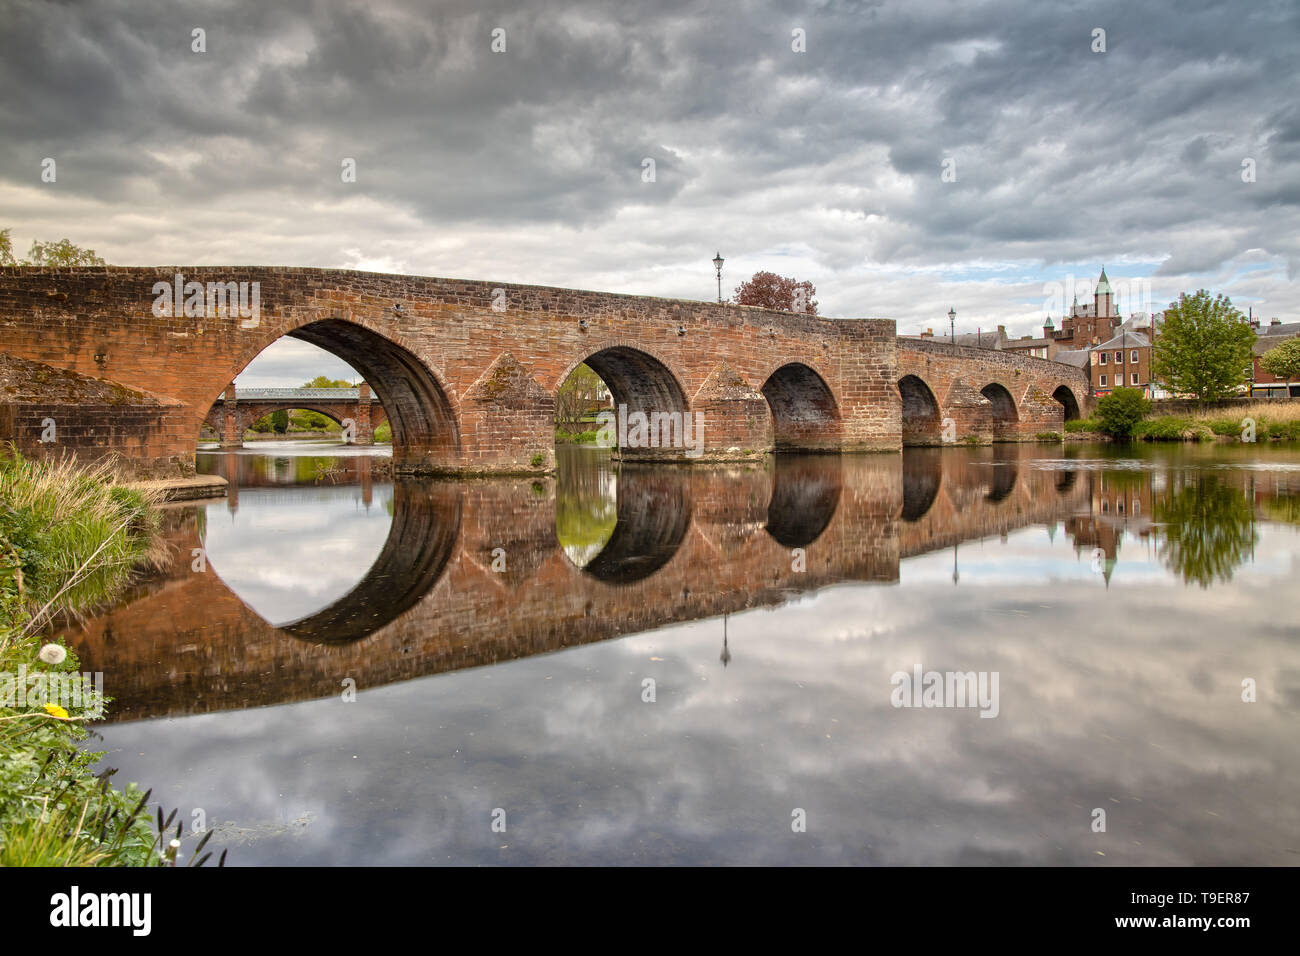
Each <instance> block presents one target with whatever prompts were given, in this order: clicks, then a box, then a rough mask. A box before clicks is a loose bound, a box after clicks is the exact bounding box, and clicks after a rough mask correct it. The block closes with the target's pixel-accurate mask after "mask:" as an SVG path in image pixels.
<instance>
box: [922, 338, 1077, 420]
mask: <svg viewBox="0 0 1300 956" xmlns="http://www.w3.org/2000/svg"><path fill="white" fill-rule="evenodd" d="M908 376H913V377H914V378H916V379H920V380H921V382H923V383H924V384H925V386H926V387H927V388H928V390H929V393H930V396H932V397H933V401H934V403H935V406H937V408H931V409H930V410H929V411H928V412H927V411H926V404H927V402H928V399H926V398H925V397H924V395H923V393H922V392H921V391H920V390H917V389H914V390H912V391H911V392H910V393H909V390H908V385H907V384H906V383H904V380H905V379H906V378H907V377H908ZM898 379H899V381H900V383H903V384H900V390H901V391H902V393H903V395H902V399H903V403H904V406H905V408H904V414H903V422H902V434H903V444H905V445H939V444H943V438H942V421H943V419H945V418H949V419H952V421H953V423H954V425H955V435H954V440H955V441H958V442H961V441H966V440H967V439H968V438H973V439H974V440H975V441H976V442H978V443H980V444H987V443H988V442H992V441H1032V440H1033V439H1034V438H1035V436H1036V435H1038V434H1039V433H1040V432H1058V433H1060V432H1062V431H1063V430H1064V428H1065V424H1064V420H1065V406H1064V405H1062V403H1061V402H1060V401H1058V400H1057V399H1056V398H1054V397H1053V395H1054V394H1055V393H1056V392H1057V390H1058V389H1060V388H1065V389H1067V390H1068V391H1069V393H1070V394H1071V395H1073V397H1074V401H1075V404H1076V406H1077V407H1078V409H1079V411H1080V413H1081V414H1083V415H1086V414H1087V413H1088V411H1089V410H1090V409H1091V407H1092V389H1091V387H1090V385H1089V383H1088V376H1087V373H1086V372H1085V371H1084V370H1083V369H1077V368H1074V367H1073V366H1070V365H1065V364H1063V363H1061V362H1052V361H1048V360H1047V359H1040V358H1034V357H1032V356H1025V355H1018V354H1016V353H1013V352H1001V351H995V350H992V349H977V348H971V347H968V346H961V345H950V344H947V343H944V342H935V341H932V340H920V339H905V338H900V339H899V340H898ZM989 386H1000V387H1001V388H1002V389H1005V390H1006V394H1007V395H1008V396H1009V397H1010V399H1011V401H1012V402H1013V403H1014V412H1013V413H1012V414H1010V415H1008V414H999V413H1000V412H1001V411H1002V409H999V407H998V406H997V404H996V403H995V402H996V400H990V399H989V398H988V397H987V396H986V395H985V391H986V390H988V389H989ZM994 391H996V389H994Z"/></svg>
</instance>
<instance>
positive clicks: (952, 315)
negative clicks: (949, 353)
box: [948, 309, 957, 345]
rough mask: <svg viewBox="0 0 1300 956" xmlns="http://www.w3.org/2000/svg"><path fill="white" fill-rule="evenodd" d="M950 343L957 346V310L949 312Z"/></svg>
mask: <svg viewBox="0 0 1300 956" xmlns="http://www.w3.org/2000/svg"><path fill="white" fill-rule="evenodd" d="M948 341H949V342H950V343H952V344H953V345H956V344H957V310H956V309H949V310H948Z"/></svg>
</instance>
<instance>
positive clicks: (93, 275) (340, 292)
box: [0, 266, 1090, 473]
mask: <svg viewBox="0 0 1300 956" xmlns="http://www.w3.org/2000/svg"><path fill="white" fill-rule="evenodd" d="M177 273H181V274H182V275H183V276H184V279H185V281H187V282H188V281H197V282H200V283H204V284H206V283H208V282H230V281H235V282H250V283H251V282H257V283H259V284H260V301H261V316H260V321H259V323H258V325H257V326H256V327H255V328H243V327H241V326H242V323H241V321H240V320H239V319H238V318H233V317H217V318H204V317H193V318H189V317H185V316H183V315H182V316H171V315H164V316H162V317H156V316H154V315H153V312H152V306H153V303H154V300H155V297H156V296H155V294H154V292H153V286H154V283H155V282H160V281H162V282H173V281H174V279H175V275H176V274H177ZM494 303H495V304H497V305H498V306H501V305H503V306H504V311H500V310H498V309H494V308H493V306H494ZM399 306H400V309H399V308H398V307H399ZM584 325H585V327H584ZM283 335H293V336H295V337H297V338H301V339H304V340H306V341H310V342H313V343H315V344H318V345H321V346H322V347H325V348H327V349H330V350H332V351H334V352H336V353H337V354H339V355H340V356H341V357H343V358H344V359H345V360H347V361H349V362H350V363H352V364H353V365H354V366H355V367H356V368H357V370H358V371H360V372H361V374H362V375H363V376H364V377H365V379H366V380H367V381H368V382H369V383H370V384H371V386H372V387H373V388H374V390H375V393H376V395H377V397H378V398H379V399H380V400H381V402H382V403H383V406H384V410H385V412H386V413H387V416H388V418H389V421H390V423H391V424H392V427H393V434H394V463H395V467H396V468H397V469H398V470H399V471H406V472H433V473H437V472H471V473H472V472H492V471H523V472H535V471H545V470H548V469H550V468H551V467H552V466H553V462H554V447H553V446H554V442H553V433H552V418H553V409H554V395H555V392H556V390H557V389H558V388H559V385H560V384H561V383H562V382H563V380H564V378H565V376H566V375H567V374H568V373H569V372H570V371H571V370H572V369H573V368H574V367H576V366H577V365H578V364H579V363H580V362H583V361H591V362H592V363H593V364H598V363H599V361H600V360H601V359H600V357H601V356H604V362H605V364H604V365H602V367H601V368H598V369H597V371H599V372H601V374H602V375H603V376H605V377H606V380H607V381H608V382H609V384H610V385H611V386H612V388H613V389H614V391H615V395H616V397H617V398H619V399H620V400H626V402H627V404H628V406H629V410H631V411H636V410H642V409H644V410H646V411H654V410H657V411H680V412H682V413H687V412H694V411H701V412H703V413H704V415H705V436H704V437H705V449H706V452H705V455H704V456H702V460H706V461H708V460H718V459H726V458H728V457H743V456H744V455H745V453H746V452H751V453H753V452H764V451H767V450H769V449H771V448H773V447H778V448H801V449H818V450H837V451H896V450H898V448H899V447H900V446H901V444H902V443H903V440H904V431H905V430H906V431H907V432H908V435H907V438H908V443H909V444H910V443H914V442H918V441H919V442H926V441H932V440H934V438H933V436H934V434H935V433H936V432H937V429H938V422H939V420H941V419H942V418H943V417H952V418H953V419H954V420H955V422H956V424H957V427H958V436H957V437H958V440H961V439H963V438H965V437H967V436H968V435H973V436H975V437H976V438H977V439H978V440H993V439H995V438H996V439H1004V440H1017V439H1026V438H1032V437H1033V436H1034V434H1036V433H1037V432H1039V431H1050V430H1060V428H1061V414H1060V405H1059V403H1057V402H1055V401H1054V400H1053V399H1052V398H1051V395H1052V392H1053V390H1054V389H1056V388H1057V387H1059V386H1060V385H1062V384H1064V385H1066V387H1067V388H1069V389H1070V390H1071V392H1072V393H1074V394H1075V395H1076V396H1077V403H1078V405H1079V407H1080V408H1081V409H1084V408H1086V407H1087V403H1088V402H1089V401H1090V398H1089V391H1090V390H1088V389H1086V387H1081V386H1080V382H1081V381H1082V377H1083V373H1082V372H1081V371H1079V370H1076V369H1073V368H1071V367H1069V366H1064V365H1060V364H1058V363H1051V362H1046V361H1045V360H1041V359H1032V358H1024V357H1020V356H1012V355H1010V354H1008V353H1002V352H993V351H988V350H981V349H964V348H960V347H958V348H954V347H952V346H947V345H943V344H941V343H933V342H918V341H916V340H910V339H901V340H900V339H896V338H895V332H894V323H893V322H892V321H891V320H887V319H838V320H832V319H825V318H819V317H816V316H806V315H797V314H793V313H783V312H772V311H769V310H764V309H755V308H749V307H742V306H730V305H720V304H715V303H708V302H695V301H686V300H676V299H656V298H649V297H643V296H629V295H615V294H609V293H599V292H584V291H579V290H572V289H554V288H543V287H537V286H521V285H511V284H506V283H490V282H473V281H466V280H455V279H439V278H425V277H416V276H395V275H381V274H376V273H365V272H350V271H341V270H328V269H297V268H283V267H193V266H179V267H171V266H169V267H158V268H117V267H107V268H104V267H95V268H79V269H70V270H45V269H36V268H30V267H25V268H18V269H10V270H5V271H4V272H3V273H0V351H3V352H8V353H12V354H14V355H16V356H19V357H22V358H26V359H30V360H32V361H37V362H42V363H45V364H47V365H49V366H52V367H54V368H58V369H66V370H71V371H75V372H78V373H82V374H84V375H87V376H91V377H94V378H97V379H102V380H106V381H110V382H115V383H119V384H121V385H124V386H127V387H129V388H133V389H136V390H138V391H142V392H146V393H149V394H150V395H151V396H153V397H157V398H160V399H161V400H162V402H163V407H162V408H161V410H160V411H153V412H151V413H150V414H151V415H154V416H155V417H154V418H149V419H144V418H140V417H138V416H137V417H135V418H134V419H133V418H132V416H128V415H126V413H125V412H123V411H121V410H113V411H106V412H105V413H104V415H105V416H106V417H105V421H104V422H103V423H102V425H103V426H104V427H102V428H96V427H92V426H93V424H94V423H92V422H89V421H85V422H82V423H81V425H80V427H81V432H82V436H81V437H82V441H83V443H82V444H81V445H80V446H79V450H80V451H82V452H83V453H85V454H87V455H93V454H106V453H117V454H119V455H121V456H123V457H124V458H125V459H126V460H127V462H128V463H130V465H131V466H132V470H135V471H137V472H149V473H175V472H182V473H184V472H188V471H192V469H193V462H194V451H195V446H196V441H197V438H198V434H199V430H200V427H201V425H202V423H203V422H204V420H205V419H206V418H208V416H209V413H210V412H211V410H212V406H213V403H214V402H215V401H216V399H217V396H219V395H220V394H221V392H222V391H223V390H225V389H226V388H227V387H228V386H229V384H230V382H231V381H232V380H233V379H234V377H235V376H236V375H237V374H238V373H239V372H240V371H241V370H242V369H243V368H244V367H245V366H246V365H247V364H248V363H249V362H250V361H252V360H253V358H255V357H256V356H257V355H258V354H259V353H260V352H261V351H262V350H263V349H265V348H266V347H267V346H268V345H270V344H271V343H272V342H274V341H275V340H276V339H278V338H280V337H281V336H283ZM909 374H914V375H916V376H918V377H919V378H921V379H922V380H924V381H926V382H927V383H929V387H930V391H932V392H933V393H934V396H935V399H936V401H937V403H938V406H939V409H940V411H941V412H942V414H939V415H937V416H935V420H934V421H928V420H926V421H918V420H917V419H916V418H914V417H912V418H910V420H909V421H908V422H907V423H905V422H904V416H903V401H902V400H901V399H900V394H899V387H898V382H899V379H900V378H902V377H903V376H905V375H909ZM992 383H996V384H998V385H1001V386H1003V387H1005V388H1006V389H1007V391H1008V393H1009V394H1010V396H1011V398H1012V401H1013V402H1014V406H1015V410H1016V413H1015V416H1014V420H1013V421H1012V420H1009V419H1008V420H999V419H998V417H997V416H995V415H994V407H993V405H992V403H990V402H988V400H987V399H986V398H984V397H982V396H981V395H980V390H981V389H983V388H985V387H986V386H988V385H989V384H992ZM760 396H762V398H763V401H762V402H760V401H759V397H760ZM39 412H40V409H39V408H38V407H36V406H31V407H29V408H27V409H24V410H21V412H20V411H19V410H11V411H10V412H8V413H6V414H4V415H0V422H8V423H9V425H8V428H9V430H10V431H12V432H14V434H13V435H12V436H0V437H13V438H15V439H16V440H17V442H18V444H19V446H20V447H21V448H23V449H24V450H32V449H34V448H35V447H36V445H37V443H38V439H39V433H38V432H34V431H33V430H32V428H31V425H30V422H31V421H32V419H33V417H34V416H35V415H37V413H39ZM115 423H116V424H115ZM226 427H228V428H229V429H230V430H231V431H234V430H235V429H236V428H237V427H238V422H237V421H236V422H231V423H229V424H228V425H227V426H226ZM223 430H225V429H224V428H223ZM228 437H229V436H228ZM44 451H48V449H46V450H44ZM635 454H642V455H651V456H654V457H670V458H677V459H681V458H683V457H684V456H683V454H682V452H681V450H663V449H649V450H644V451H640V452H636V453H631V452H630V453H629V457H633V456H635Z"/></svg>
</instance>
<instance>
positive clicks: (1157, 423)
mask: <svg viewBox="0 0 1300 956" xmlns="http://www.w3.org/2000/svg"><path fill="white" fill-rule="evenodd" d="M1133 437H1134V438H1142V439H1145V440H1146V441H1214V432H1213V431H1211V430H1210V429H1209V428H1208V427H1207V426H1206V425H1204V424H1203V423H1201V422H1194V421H1192V420H1191V419H1190V418H1178V417H1177V416H1174V415H1169V416H1166V417H1164V418H1150V419H1147V420H1146V421H1144V422H1139V423H1138V424H1137V425H1136V426H1134V428H1133Z"/></svg>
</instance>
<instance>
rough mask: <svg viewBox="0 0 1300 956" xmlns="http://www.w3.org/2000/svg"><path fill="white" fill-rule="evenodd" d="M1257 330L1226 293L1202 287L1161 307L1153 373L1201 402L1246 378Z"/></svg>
mask: <svg viewBox="0 0 1300 956" xmlns="http://www.w3.org/2000/svg"><path fill="white" fill-rule="evenodd" d="M1254 341H1255V332H1254V330H1253V329H1252V328H1251V327H1250V323H1249V322H1248V321H1246V317H1245V316H1244V315H1242V314H1241V313H1240V312H1238V311H1237V310H1236V309H1234V308H1233V307H1232V300H1231V299H1229V298H1228V297H1227V296H1225V295H1218V296H1215V297H1214V298H1213V299H1211V298H1210V293H1208V292H1207V291H1205V290H1204V289H1200V290H1198V291H1197V292H1196V294H1195V295H1190V296H1189V295H1183V296H1181V297H1180V298H1179V301H1178V302H1177V303H1175V304H1173V305H1171V306H1170V307H1169V308H1168V309H1166V310H1165V318H1164V323H1163V324H1162V325H1161V326H1160V331H1159V334H1158V335H1157V337H1156V342H1155V355H1154V356H1153V358H1152V362H1151V374H1152V376H1153V377H1154V378H1155V379H1156V380H1157V381H1160V382H1163V383H1164V384H1165V385H1166V386H1167V387H1168V388H1169V389H1171V390H1172V391H1174V392H1185V393H1190V394H1192V395H1195V396H1196V398H1197V401H1199V402H1200V403H1201V404H1202V405H1204V404H1205V403H1206V402H1214V401H1218V400H1219V399H1221V398H1225V397H1226V396H1228V395H1230V394H1232V393H1233V392H1234V391H1236V389H1237V388H1238V386H1240V385H1241V384H1242V383H1243V382H1244V381H1245V380H1246V374H1247V370H1248V369H1249V366H1250V364H1251V346H1252V345H1253V344H1254Z"/></svg>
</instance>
